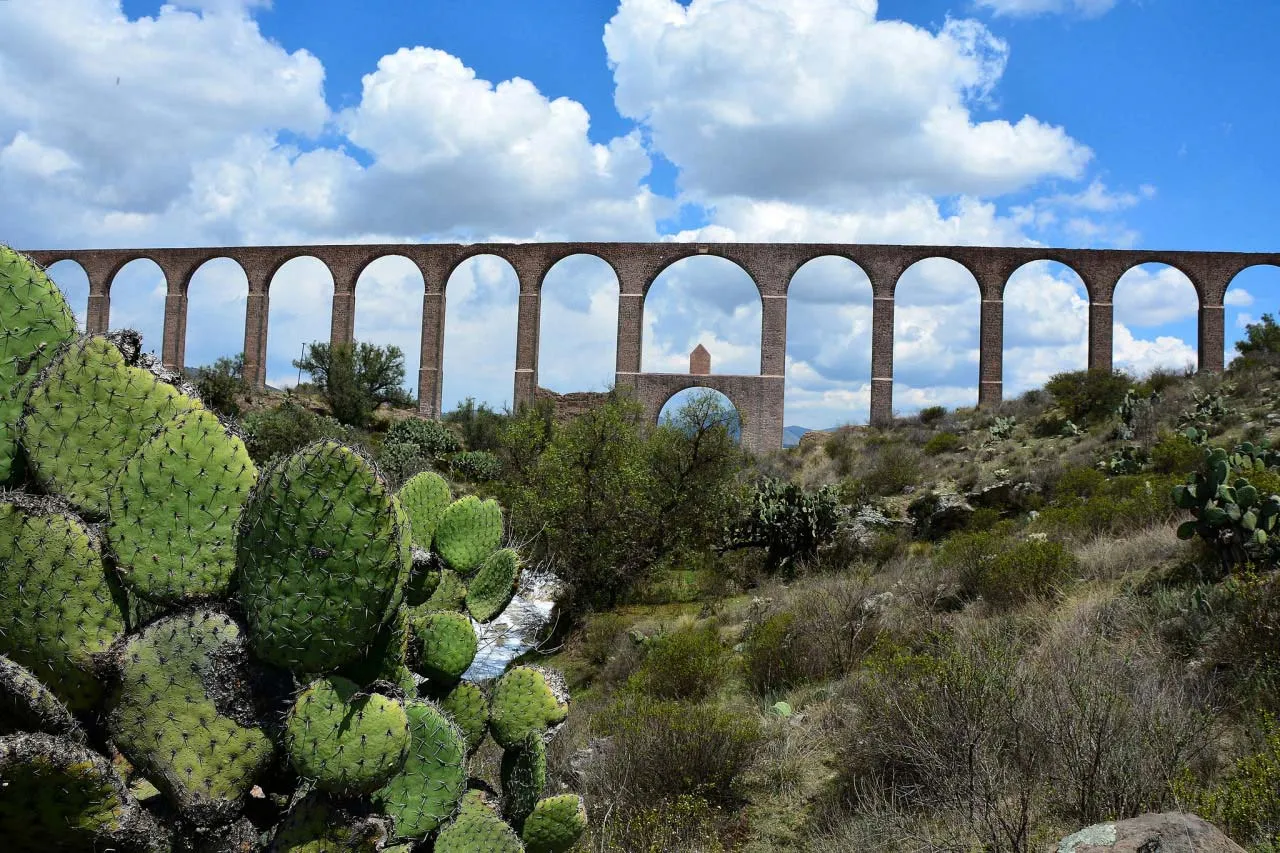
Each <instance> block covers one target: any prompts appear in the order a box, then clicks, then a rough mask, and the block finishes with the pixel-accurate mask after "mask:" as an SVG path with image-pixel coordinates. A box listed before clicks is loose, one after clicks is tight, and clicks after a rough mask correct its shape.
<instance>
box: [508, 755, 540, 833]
mask: <svg viewBox="0 0 1280 853" xmlns="http://www.w3.org/2000/svg"><path fill="white" fill-rule="evenodd" d="M501 774H502V816H503V817H505V818H506V819H507V820H508V821H509V822H510V823H511V825H512V826H513V827H515V828H516V829H517V830H519V829H520V828H521V827H522V826H524V822H525V819H526V818H528V817H529V815H530V814H532V813H533V807H534V806H535V805H537V803H538V798H539V797H541V796H542V789H543V788H545V787H546V785H547V743H546V741H544V740H543V739H542V734H541V732H531V733H530V734H529V736H528V737H526V738H525V739H524V740H523V741H521V742H520V743H519V744H517V745H516V746H514V747H512V748H511V749H508V750H506V751H505V752H504V753H503V754H502V768H501Z"/></svg>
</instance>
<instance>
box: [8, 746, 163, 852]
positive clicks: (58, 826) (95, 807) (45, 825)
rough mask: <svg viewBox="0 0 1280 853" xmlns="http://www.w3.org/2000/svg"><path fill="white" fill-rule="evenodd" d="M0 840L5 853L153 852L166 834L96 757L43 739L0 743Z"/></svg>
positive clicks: (107, 766)
mask: <svg viewBox="0 0 1280 853" xmlns="http://www.w3.org/2000/svg"><path fill="white" fill-rule="evenodd" d="M0 779H3V780H4V793H3V796H0V838H3V839H4V842H5V847H4V849H5V850H6V851H14V853H47V851H66V853H80V851H83V850H110V849H114V850H120V851H135V853H144V851H145V853H152V851H154V853H160V851H162V850H168V849H169V847H168V843H167V842H168V838H167V833H165V832H164V831H162V830H161V828H160V827H159V826H158V825H157V824H156V823H155V821H154V820H153V819H152V818H151V816H150V815H149V814H148V813H147V812H146V811H144V810H143V809H142V808H141V807H140V806H139V805H138V802H137V800H135V799H134V798H133V797H131V796H130V795H129V792H128V790H127V789H126V788H125V785H124V780H123V779H121V778H120V776H119V774H117V773H116V771H115V768H113V767H112V766H111V763H110V762H109V761H107V759H106V758H104V757H103V756H101V755H98V754H97V753H95V752H93V751H92V750H89V749H87V748H86V747H84V746H82V745H80V744H78V743H75V742H73V741H69V740H64V739H62V738H58V737H54V736H53V735H47V734H18V735H9V736H6V737H0Z"/></svg>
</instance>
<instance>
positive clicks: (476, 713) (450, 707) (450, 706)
mask: <svg viewBox="0 0 1280 853" xmlns="http://www.w3.org/2000/svg"><path fill="white" fill-rule="evenodd" d="M434 695H437V696H438V697H439V698H438V699H437V700H436V704H438V705H439V706H440V708H441V710H443V711H444V712H445V713H446V714H448V715H449V717H450V718H451V719H452V720H453V721H454V722H455V723H457V724H458V728H459V729H461V730H462V735H463V737H464V738H466V741H467V753H468V754H470V753H473V752H475V751H476V750H477V749H479V748H480V743H481V741H483V740H484V736H485V734H486V733H487V732H488V730H489V697H487V696H485V695H484V690H483V689H482V688H481V687H480V685H479V684H476V683H474V682H471V681H460V682H458V684H456V685H454V686H453V687H452V688H450V689H448V691H447V692H444V691H442V690H440V689H439V688H435V693H434Z"/></svg>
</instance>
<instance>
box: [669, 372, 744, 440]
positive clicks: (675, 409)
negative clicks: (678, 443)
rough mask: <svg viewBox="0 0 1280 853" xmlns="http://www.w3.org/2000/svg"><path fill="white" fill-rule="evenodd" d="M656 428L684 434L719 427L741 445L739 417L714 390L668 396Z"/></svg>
mask: <svg viewBox="0 0 1280 853" xmlns="http://www.w3.org/2000/svg"><path fill="white" fill-rule="evenodd" d="M658 426H660V427H670V428H672V429H676V430H680V431H681V432H684V433H686V434H688V435H693V434H695V433H697V432H700V431H705V430H712V429H717V428H721V427H723V428H724V430H725V431H726V432H728V433H729V436H730V437H731V438H732V439H733V440H734V441H735V442H737V443H739V444H741V443H742V415H741V414H739V412H738V407H737V406H735V405H734V404H733V401H732V400H730V399H729V398H728V397H727V396H726V395H724V394H722V393H721V392H719V391H717V390H715V389H714V388H703V387H701V386H695V387H691V388H685V389H684V390H682V391H677V392H676V393H674V394H672V395H671V396H670V397H669V398H668V399H667V402H665V403H663V404H662V409H661V410H660V411H659V412H658Z"/></svg>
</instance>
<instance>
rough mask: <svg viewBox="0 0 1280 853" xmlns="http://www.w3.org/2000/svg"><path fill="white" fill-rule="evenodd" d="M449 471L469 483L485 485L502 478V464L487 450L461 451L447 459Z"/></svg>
mask: <svg viewBox="0 0 1280 853" xmlns="http://www.w3.org/2000/svg"><path fill="white" fill-rule="evenodd" d="M449 471H450V473H452V474H453V476H454V477H456V478H458V479H460V480H466V481H467V482H470V483H486V482H488V481H490V480H496V479H498V477H500V476H502V462H501V461H500V460H499V459H498V457H497V456H494V455H493V454H492V453H490V452H488V451H487V450H463V451H460V452H458V453H454V454H452V455H451V456H450V457H449Z"/></svg>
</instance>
